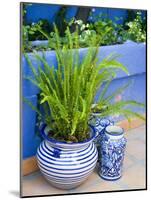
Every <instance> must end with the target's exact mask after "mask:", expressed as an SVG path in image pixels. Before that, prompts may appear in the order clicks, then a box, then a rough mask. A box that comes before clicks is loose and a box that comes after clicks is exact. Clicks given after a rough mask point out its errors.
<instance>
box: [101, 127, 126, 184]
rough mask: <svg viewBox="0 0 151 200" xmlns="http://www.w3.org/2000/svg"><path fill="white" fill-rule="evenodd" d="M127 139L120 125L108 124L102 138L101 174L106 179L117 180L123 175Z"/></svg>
mask: <svg viewBox="0 0 151 200" xmlns="http://www.w3.org/2000/svg"><path fill="white" fill-rule="evenodd" d="M125 147H126V139H125V137H124V130H123V129H122V128H121V127H119V126H107V127H106V129H105V134H104V136H103V138H102V140H101V147H100V154H101V155H100V156H101V159H100V161H99V174H100V176H101V177H102V178H103V179H106V180H117V179H119V178H120V177H121V176H122V168H123V160H124V152H125Z"/></svg>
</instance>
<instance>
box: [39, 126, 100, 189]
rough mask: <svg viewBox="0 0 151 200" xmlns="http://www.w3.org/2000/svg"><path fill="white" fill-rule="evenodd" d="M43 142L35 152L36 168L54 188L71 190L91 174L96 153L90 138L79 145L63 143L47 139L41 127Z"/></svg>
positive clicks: (94, 164)
mask: <svg viewBox="0 0 151 200" xmlns="http://www.w3.org/2000/svg"><path fill="white" fill-rule="evenodd" d="M42 135H43V137H44V141H43V142H42V143H41V144H40V146H39V148H38V151H37V160H38V166H39V168H40V170H41V172H42V174H43V175H44V177H45V178H46V179H47V180H48V181H49V182H50V183H51V184H52V185H53V186H55V187H57V188H61V189H71V188H74V187H77V186H79V185H80V184H81V183H82V182H83V181H85V180H86V179H87V178H88V176H89V175H90V174H91V173H92V172H93V170H94V168H95V166H96V162H97V158H98V153H97V149H96V147H95V145H94V143H93V140H94V139H95V133H94V132H93V133H92V137H91V138H90V139H89V140H87V141H85V142H79V143H65V142H58V141H56V140H53V139H50V138H48V137H47V127H43V129H42Z"/></svg>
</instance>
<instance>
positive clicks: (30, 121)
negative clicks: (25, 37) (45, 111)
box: [22, 41, 146, 159]
mask: <svg viewBox="0 0 151 200" xmlns="http://www.w3.org/2000/svg"><path fill="white" fill-rule="evenodd" d="M34 43H37V44H38V43H39V44H41V43H42V42H41V41H35V42H34ZM45 43H46V42H45ZM79 51H80V56H81V58H82V57H84V55H85V54H86V52H87V48H83V49H79ZM111 53H117V54H120V55H121V57H120V58H118V60H119V61H120V62H121V63H123V64H124V65H125V66H126V67H127V68H128V70H129V72H130V76H127V75H126V74H125V73H123V72H119V73H118V76H117V78H116V79H114V80H113V81H112V84H111V85H110V88H109V90H108V93H107V95H109V94H111V93H112V92H113V91H115V90H116V88H118V87H121V86H122V85H125V84H126V83H127V82H128V81H129V80H130V81H131V85H130V86H129V87H128V88H127V89H126V90H125V91H124V92H122V93H121V95H120V96H119V97H117V98H121V99H122V100H137V101H139V102H142V103H145V102H146V44H145V43H134V42H131V41H127V42H126V43H125V44H120V45H111V46H103V47H100V49H99V54H98V58H99V61H101V60H102V59H103V58H105V57H106V56H108V55H109V54H111ZM39 54H40V55H42V52H39ZM28 56H29V58H30V59H31V61H32V63H33V65H34V66H35V68H37V65H38V61H37V60H36V59H35V57H34V55H33V53H28ZM45 57H46V60H47V61H48V62H49V64H50V66H51V65H54V66H55V67H56V66H57V61H56V56H55V51H46V52H45ZM22 74H23V76H32V73H31V70H30V68H29V66H28V63H27V61H26V59H25V58H24V56H23V58H22ZM101 89H102V88H100V89H99V91H98V94H97V95H96V98H95V100H96V101H97V99H98V96H99V93H100V92H101ZM22 93H23V96H24V97H26V98H29V99H31V101H32V102H33V103H34V105H36V104H37V94H38V93H39V89H38V88H36V87H35V86H33V84H32V83H31V82H30V81H27V80H24V79H23V81H22ZM116 100H117V99H115V100H114V101H116ZM133 111H137V112H140V113H144V112H145V110H144V109H140V108H139V110H138V108H136V109H133ZM22 113H23V114H22V120H23V121H22V124H23V127H22V129H23V158H24V159H25V158H28V157H30V156H33V155H35V153H36V148H37V146H38V145H39V143H40V139H39V138H37V137H36V136H35V123H36V113H35V112H34V111H33V110H32V109H31V108H30V107H29V106H28V105H25V104H24V106H23V112H22ZM116 119H117V120H119V119H121V118H118V116H117V117H116V116H115V120H116Z"/></svg>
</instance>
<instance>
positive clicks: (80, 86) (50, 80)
mask: <svg viewBox="0 0 151 200" xmlns="http://www.w3.org/2000/svg"><path fill="white" fill-rule="evenodd" d="M67 36H68V44H67V45H64V46H63V47H62V48H61V47H60V37H59V33H58V31H57V29H55V37H56V41H57V42H56V46H55V52H56V59H57V68H54V67H53V66H49V64H48V62H47V61H46V59H45V55H44V54H43V56H41V55H39V54H38V53H36V52H35V53H34V54H35V57H36V59H37V60H38V61H40V64H39V66H38V69H37V70H36V69H35V68H34V66H33V65H32V62H31V61H30V59H29V57H28V55H27V54H25V57H26V59H27V61H28V63H29V66H30V68H31V70H32V72H33V75H34V77H33V78H31V77H26V79H28V80H30V81H31V82H32V83H33V84H35V85H36V86H37V87H38V88H39V89H40V95H39V96H40V99H39V101H40V106H41V109H40V110H38V109H37V108H36V107H34V106H32V105H31V103H30V102H27V103H28V104H30V105H31V106H32V108H33V109H35V110H36V111H37V113H38V115H39V117H40V120H41V122H42V123H43V125H42V127H41V134H42V136H43V138H44V140H43V141H42V143H41V144H40V146H39V148H38V151H37V162H38V166H39V168H40V170H41V172H42V174H43V175H44V176H45V178H46V179H47V180H48V181H49V182H50V183H51V184H52V185H54V186H55V187H58V188H61V189H69V188H74V187H76V186H78V185H80V184H81V183H82V182H83V181H85V180H86V179H87V178H88V176H89V175H90V174H91V173H92V171H93V169H94V168H95V166H96V162H97V157H98V153H97V149H96V146H95V145H94V143H93V140H94V139H95V138H96V136H97V134H96V132H95V131H94V129H93V127H91V126H89V125H88V121H89V119H90V117H91V115H92V104H93V103H94V98H95V95H96V93H97V91H98V89H99V88H100V86H101V85H102V84H103V83H104V82H106V81H109V80H111V79H112V78H113V77H115V76H116V70H123V71H124V72H125V73H128V71H127V69H126V67H124V66H123V65H122V64H121V63H120V62H118V61H116V60H115V57H114V56H112V55H111V56H109V57H107V58H105V59H103V60H102V61H101V62H99V63H98V59H97V52H98V46H96V42H97V41H96V39H95V38H92V41H90V47H89V48H88V50H87V53H86V55H85V56H84V57H83V58H82V59H81V57H80V55H79V38H78V31H76V32H75V35H74V37H73V36H72V37H71V33H70V31H69V28H68V29H67ZM94 44H95V47H94ZM73 47H74V49H73ZM25 101H26V100H25ZM102 102H103V101H102ZM107 103H108V104H107V107H108V108H107V109H106V111H104V110H103V116H105V115H108V114H110V112H109V110H112V109H111V107H113V108H114V105H112V104H109V102H107ZM127 104H132V105H133V104H134V105H140V104H139V103H137V102H131V101H129V102H127V103H126V102H123V103H121V104H120V105H119V106H117V105H116V107H115V109H114V110H115V111H116V112H118V111H119V110H120V111H122V112H123V113H124V114H125V115H126V116H128V115H129V114H132V112H126V110H125V111H124V109H123V110H122V109H121V107H123V106H124V105H127ZM97 105H98V107H99V108H100V105H101V101H100V102H98V103H97ZM109 108H110V109H109ZM120 113H121V112H120ZM137 116H138V117H141V116H140V115H139V114H137Z"/></svg>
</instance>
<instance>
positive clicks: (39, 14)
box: [25, 3, 146, 24]
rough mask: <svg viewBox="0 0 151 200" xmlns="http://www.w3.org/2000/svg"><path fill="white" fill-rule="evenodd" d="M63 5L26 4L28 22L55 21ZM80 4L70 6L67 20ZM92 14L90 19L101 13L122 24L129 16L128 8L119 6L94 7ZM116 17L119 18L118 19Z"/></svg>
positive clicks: (92, 19)
mask: <svg viewBox="0 0 151 200" xmlns="http://www.w3.org/2000/svg"><path fill="white" fill-rule="evenodd" d="M61 7H62V6H61V5H52V4H42V3H41V4H40V3H36V4H31V5H28V6H26V15H25V21H26V23H27V24H30V23H33V22H34V23H35V22H38V21H39V20H41V19H47V20H48V21H49V22H54V21H55V17H56V16H57V13H58V12H59V10H60V8H61ZM77 10H78V6H68V8H67V12H66V16H65V18H66V20H67V21H68V20H70V19H71V18H73V17H75V16H76V13H77ZM91 12H92V15H90V16H89V17H88V20H89V21H92V22H94V21H96V20H97V19H98V18H97V16H99V15H100V14H101V15H102V17H108V18H109V19H111V20H113V21H114V22H116V23H118V24H122V23H123V22H124V20H125V19H126V18H127V16H128V10H126V9H118V8H93V7H92V9H91ZM141 13H142V17H144V16H145V13H146V12H145V11H141ZM115 18H119V20H118V21H117V20H116V19H115Z"/></svg>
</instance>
